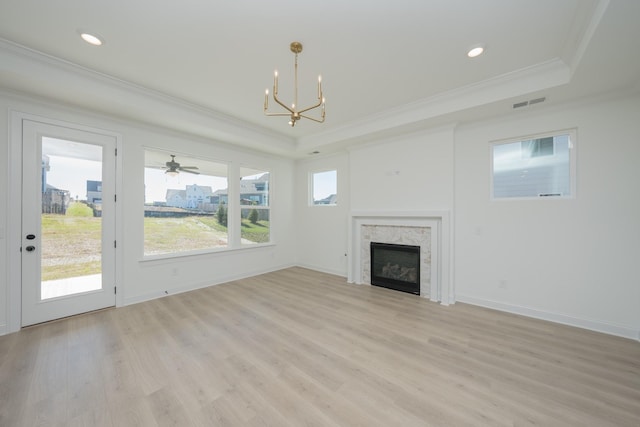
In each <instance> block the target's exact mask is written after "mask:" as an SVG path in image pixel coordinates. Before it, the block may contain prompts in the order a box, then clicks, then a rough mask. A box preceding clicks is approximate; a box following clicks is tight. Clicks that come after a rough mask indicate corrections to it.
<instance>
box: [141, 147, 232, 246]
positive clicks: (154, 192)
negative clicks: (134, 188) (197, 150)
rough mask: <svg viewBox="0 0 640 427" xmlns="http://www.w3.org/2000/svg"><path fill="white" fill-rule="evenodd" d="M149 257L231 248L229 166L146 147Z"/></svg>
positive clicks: (145, 239)
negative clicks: (228, 230)
mask: <svg viewBox="0 0 640 427" xmlns="http://www.w3.org/2000/svg"><path fill="white" fill-rule="evenodd" d="M144 185H145V203H144V255H145V256H148V255H159V254H169V253H180V252H188V251H197V250H204V249H214V248H221V247H226V246H227V245H228V233H227V216H226V212H227V206H228V200H227V188H228V182H227V165H225V164H222V163H215V162H211V161H208V160H204V159H200V158H194V157H187V156H183V155H179V156H172V155H171V154H169V153H166V152H159V151H149V150H147V151H145V168H144Z"/></svg>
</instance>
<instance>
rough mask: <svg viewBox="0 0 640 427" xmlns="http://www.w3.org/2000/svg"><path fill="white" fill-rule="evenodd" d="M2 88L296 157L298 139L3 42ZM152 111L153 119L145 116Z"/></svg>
mask: <svg viewBox="0 0 640 427" xmlns="http://www.w3.org/2000/svg"><path fill="white" fill-rule="evenodd" d="M0 86H4V87H7V88H8V89H10V90H13V91H17V92H24V93H26V94H28V95H36V96H39V97H44V98H50V99H56V100H61V101H63V102H66V103H68V104H70V105H74V106H77V107H80V108H87V109H89V110H92V111H97V112H104V113H105V114H106V115H111V116H113V113H112V111H114V110H116V111H118V112H119V114H118V116H117V117H119V118H124V119H127V120H133V121H139V122H142V123H146V124H150V125H156V126H161V127H168V128H171V129H174V130H177V131H179V132H184V133H188V134H193V135H197V136H200V137H204V138H207V139H213V140H217V141H221V142H226V143H231V144H237V145H240V146H243V147H247V148H251V149H255V150H259V151H263V152H268V153H273V154H279V155H285V156H291V154H292V152H293V151H294V149H295V139H294V138H292V137H291V136H288V135H285V134H281V133H278V132H275V131H273V130H270V129H266V128H263V127H259V126H256V125H254V124H251V123H247V122H246V121H243V120H240V119H238V118H235V117H232V116H229V115H226V114H223V113H220V112H218V111H214V110H212V109H209V108H206V107H203V106H201V105H197V104H194V103H190V102H188V101H185V100H182V99H179V98H176V97H173V96H170V95H167V94H165V93H162V92H159V91H156V90H152V89H149V88H146V87H143V86H140V85H136V84H133V83H130V82H127V81H124V80H121V79H118V78H116V77H113V76H110V75H107V74H104V73H100V72H97V71H95V70H91V69H88V68H86V67H83V66H80V65H78V64H75V63H72V62H69V61H66V60H64V59H60V58H57V57H54V56H51V55H47V54H45V53H42V52H39V51H36V50H33V49H30V48H27V47H25V46H21V45H18V44H16V43H13V42H11V41H8V40H5V39H0ZM146 111H153V117H150V116H149V115H148V114H145V112H146Z"/></svg>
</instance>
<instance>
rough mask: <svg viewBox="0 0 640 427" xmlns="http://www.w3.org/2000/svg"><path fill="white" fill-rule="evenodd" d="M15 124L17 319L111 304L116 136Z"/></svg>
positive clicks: (24, 323) (66, 313)
mask: <svg viewBox="0 0 640 427" xmlns="http://www.w3.org/2000/svg"><path fill="white" fill-rule="evenodd" d="M22 131H23V135H22V159H23V162H22V163H23V164H22V238H23V240H22V326H27V325H32V324H35V323H40V322H46V321H49V320H53V319H58V318H61V317H66V316H71V315H74V314H79V313H84V312H87V311H92V310H97V309H100V308H105V307H109V306H113V305H115V248H114V246H115V245H114V243H115V200H114V196H115V147H116V138H115V137H114V136H111V135H106V134H101V133H96V132H91V131H85V130H80V129H75V128H71V127H66V126H56V125H52V124H49V123H41V122H37V121H31V120H23V124H22Z"/></svg>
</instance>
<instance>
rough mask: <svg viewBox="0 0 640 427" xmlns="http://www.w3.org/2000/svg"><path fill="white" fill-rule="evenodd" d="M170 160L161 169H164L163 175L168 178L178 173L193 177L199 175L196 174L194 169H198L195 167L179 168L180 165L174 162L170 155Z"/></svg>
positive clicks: (198, 173) (173, 156) (173, 157)
mask: <svg viewBox="0 0 640 427" xmlns="http://www.w3.org/2000/svg"><path fill="white" fill-rule="evenodd" d="M170 156H171V160H170V161H168V162H166V163H165V165H166V166H164V167H163V168H162V169H166V171H165V172H164V173H166V174H167V175H169V176H176V175H178V174H179V173H180V172H187V173H192V174H195V175H200V172H196V171H195V169H198V167H197V166H180V163H178V162H176V156H175V155H174V154H170Z"/></svg>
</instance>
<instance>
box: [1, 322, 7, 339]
mask: <svg viewBox="0 0 640 427" xmlns="http://www.w3.org/2000/svg"><path fill="white" fill-rule="evenodd" d="M6 334H7V324H6V323H0V337H1V336H3V335H6Z"/></svg>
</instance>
